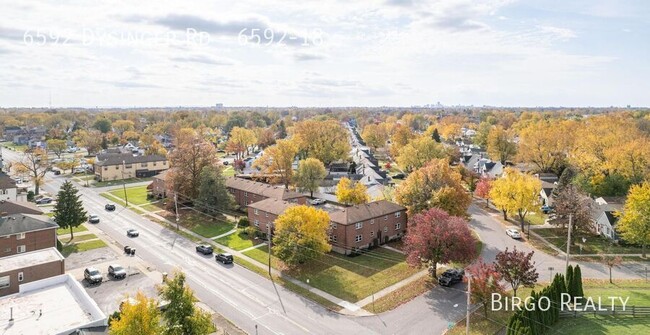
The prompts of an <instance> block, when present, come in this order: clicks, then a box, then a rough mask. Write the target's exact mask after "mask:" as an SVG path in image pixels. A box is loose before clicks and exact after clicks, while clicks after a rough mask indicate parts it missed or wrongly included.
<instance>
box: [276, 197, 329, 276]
mask: <svg viewBox="0 0 650 335" xmlns="http://www.w3.org/2000/svg"><path fill="white" fill-rule="evenodd" d="M329 225H330V216H329V214H327V212H325V211H324V210H322V209H317V208H314V207H310V206H304V205H300V206H292V207H289V208H288V209H287V210H286V211H284V213H282V215H280V216H279V217H278V218H277V219H276V220H275V226H274V229H275V230H274V235H273V248H272V249H273V253H274V254H275V255H276V256H277V257H278V258H279V259H281V260H282V261H283V262H284V263H285V264H287V265H288V266H290V267H292V266H296V265H298V264H302V263H304V262H306V261H308V260H312V259H317V258H318V257H320V256H321V254H324V253H326V252H329V251H330V250H331V249H332V247H331V246H330V244H329V243H328V240H329V238H328V233H327V230H328V228H329Z"/></svg>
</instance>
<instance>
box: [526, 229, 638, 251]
mask: <svg viewBox="0 0 650 335" xmlns="http://www.w3.org/2000/svg"><path fill="white" fill-rule="evenodd" d="M534 232H535V233H537V234H538V235H540V236H542V237H544V238H545V239H546V240H547V241H548V242H550V243H551V244H553V245H555V246H556V247H558V248H560V249H561V250H566V240H567V231H566V230H565V229H562V228H543V229H535V230H534ZM583 237H584V238H585V239H586V242H585V243H583V242H582V238H583ZM571 239H572V240H573V241H574V242H575V243H574V245H572V246H571V253H572V254H576V255H578V254H581V253H582V254H603V253H613V254H640V253H641V248H640V247H634V246H621V245H617V244H613V243H611V241H610V240H609V239H607V238H604V237H600V236H595V235H590V234H583V233H577V234H573V235H572V237H571ZM580 245H582V251H581V250H580Z"/></svg>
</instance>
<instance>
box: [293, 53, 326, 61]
mask: <svg viewBox="0 0 650 335" xmlns="http://www.w3.org/2000/svg"><path fill="white" fill-rule="evenodd" d="M324 58H325V56H324V55H321V54H314V53H306V52H297V53H295V54H293V59H295V60H296V61H299V62H304V61H311V60H319V59H324Z"/></svg>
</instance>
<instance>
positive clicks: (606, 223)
mask: <svg viewBox="0 0 650 335" xmlns="http://www.w3.org/2000/svg"><path fill="white" fill-rule="evenodd" d="M624 204H625V198H624V197H600V198H596V199H594V208H593V211H592V219H593V224H594V228H595V230H596V233H598V234H600V235H601V236H604V237H607V238H609V239H612V240H618V234H617V233H616V223H617V222H618V217H617V216H616V213H617V212H621V211H622V210H623V205H624Z"/></svg>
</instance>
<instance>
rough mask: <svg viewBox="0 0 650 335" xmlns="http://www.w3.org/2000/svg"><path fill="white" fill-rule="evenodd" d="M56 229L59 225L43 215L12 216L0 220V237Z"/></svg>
mask: <svg viewBox="0 0 650 335" xmlns="http://www.w3.org/2000/svg"><path fill="white" fill-rule="evenodd" d="M56 228H59V225H57V224H56V223H55V222H54V221H53V220H52V219H51V218H49V217H47V216H45V215H34V214H13V215H9V216H5V217H1V218H0V236H6V235H14V234H20V233H28V232H30V231H37V230H43V229H56Z"/></svg>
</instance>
